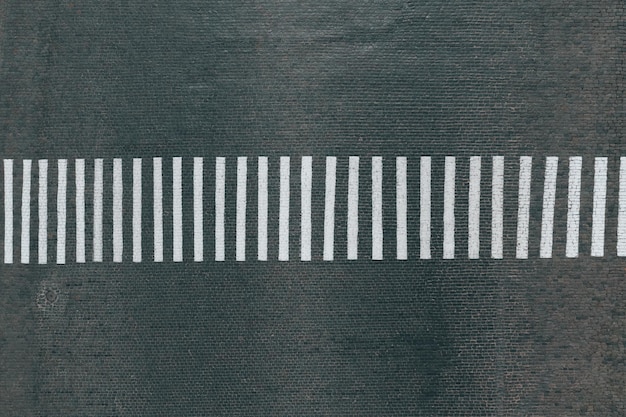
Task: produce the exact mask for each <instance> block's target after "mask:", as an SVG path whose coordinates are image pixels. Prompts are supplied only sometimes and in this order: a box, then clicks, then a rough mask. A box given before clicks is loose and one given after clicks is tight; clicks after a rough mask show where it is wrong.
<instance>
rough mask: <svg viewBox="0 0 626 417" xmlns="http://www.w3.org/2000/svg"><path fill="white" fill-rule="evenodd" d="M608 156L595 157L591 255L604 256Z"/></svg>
mask: <svg viewBox="0 0 626 417" xmlns="http://www.w3.org/2000/svg"><path fill="white" fill-rule="evenodd" d="M607 165H608V158H606V157H599V158H596V159H595V174H594V182H593V215H592V225H591V256H594V257H600V256H604V215H605V212H606V178H607Z"/></svg>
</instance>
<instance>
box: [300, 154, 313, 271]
mask: <svg viewBox="0 0 626 417" xmlns="http://www.w3.org/2000/svg"><path fill="white" fill-rule="evenodd" d="M312 188H313V157H311V156H303V157H302V166H301V168H300V213H301V214H300V260H301V261H310V260H311V229H312V226H311V192H312Z"/></svg>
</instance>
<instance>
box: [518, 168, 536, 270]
mask: <svg viewBox="0 0 626 417" xmlns="http://www.w3.org/2000/svg"><path fill="white" fill-rule="evenodd" d="M532 163H533V160H532V157H531V156H521V157H520V165H519V193H518V211H517V248H516V252H515V257H516V258H518V259H528V228H529V224H530V185H531V177H532Z"/></svg>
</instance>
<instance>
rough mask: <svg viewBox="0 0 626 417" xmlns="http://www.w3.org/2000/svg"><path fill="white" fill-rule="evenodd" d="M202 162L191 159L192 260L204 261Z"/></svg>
mask: <svg viewBox="0 0 626 417" xmlns="http://www.w3.org/2000/svg"><path fill="white" fill-rule="evenodd" d="M203 165H204V160H203V159H202V157H195V158H193V260H194V261H195V262H202V261H203V260H204V207H203V205H204V203H203V197H202V192H203V190H202V189H203V185H204V184H203V182H204V177H203V175H204V167H203Z"/></svg>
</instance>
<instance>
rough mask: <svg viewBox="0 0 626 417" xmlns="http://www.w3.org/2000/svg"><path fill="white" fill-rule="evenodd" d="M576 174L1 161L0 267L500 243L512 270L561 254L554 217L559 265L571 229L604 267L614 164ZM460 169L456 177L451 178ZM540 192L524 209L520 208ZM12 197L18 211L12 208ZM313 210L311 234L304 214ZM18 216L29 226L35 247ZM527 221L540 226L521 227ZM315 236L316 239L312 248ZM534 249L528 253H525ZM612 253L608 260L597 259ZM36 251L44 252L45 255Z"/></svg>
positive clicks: (621, 198)
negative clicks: (516, 263) (513, 263)
mask: <svg viewBox="0 0 626 417" xmlns="http://www.w3.org/2000/svg"><path fill="white" fill-rule="evenodd" d="M537 160H539V161H537ZM585 161H587V158H586V157H585V158H583V157H582V156H571V157H568V158H563V159H560V158H559V157H557V156H546V157H541V158H537V157H533V156H524V155H522V156H503V155H496V156H489V157H483V156H470V157H455V156H442V157H436V156H419V157H407V156H394V157H387V156H384V157H383V156H368V157H361V156H345V157H342V156H319V157H318V156H310V155H308V156H300V157H292V156H278V157H268V156H257V157H249V156H237V157H225V156H218V157H211V158H209V157H198V156H196V157H189V158H187V157H173V158H164V157H153V158H129V159H125V158H112V159H102V158H97V159H92V160H89V159H74V160H72V159H57V160H47V159H41V160H37V161H36V163H35V162H34V161H33V160H31V159H23V160H16V159H4V161H3V164H2V169H3V175H2V176H1V178H3V187H2V192H3V197H4V198H3V199H2V200H0V201H2V202H3V210H1V211H0V212H1V213H3V221H2V222H1V224H0V226H2V227H3V236H4V239H3V248H2V250H3V260H4V263H5V264H12V263H16V262H17V259H19V263H22V264H29V263H34V262H36V263H38V264H48V263H54V264H60V265H61V264H66V263H70V262H72V263H73V262H76V263H85V262H96V263H98V262H104V261H105V260H111V261H112V262H114V263H121V262H132V263H141V262H167V261H171V262H186V261H189V262H205V261H209V260H210V261H215V262H224V261H227V260H228V261H230V260H234V261H236V262H243V261H268V260H272V259H274V260H278V261H283V262H284V261H304V262H308V261H312V260H322V261H336V260H341V259H346V260H358V259H360V260H372V261H379V260H383V259H395V260H398V261H411V260H413V261H418V260H429V259H433V258H436V257H441V258H442V259H480V258H492V259H503V258H504V257H505V250H504V248H505V246H507V245H509V244H511V245H513V247H514V251H513V252H511V256H512V257H514V258H517V259H528V258H529V257H533V256H537V255H538V257H539V258H552V257H555V256H558V255H560V252H559V253H558V254H557V253H555V249H554V248H555V243H554V242H555V238H557V237H558V235H557V234H558V233H559V232H562V231H563V230H561V229H558V228H555V222H556V221H557V220H559V218H558V217H559V216H560V215H561V214H562V215H563V216H562V217H563V222H564V223H566V228H565V230H564V232H565V233H564V236H563V237H562V238H563V240H564V251H563V255H564V256H565V257H567V258H577V257H579V256H580V255H581V254H582V255H585V254H584V253H582V252H581V250H580V249H581V242H580V240H581V221H582V222H587V223H589V222H590V223H591V233H590V237H589V239H590V241H589V242H585V246H584V247H585V248H588V249H587V250H588V251H589V252H588V255H589V256H592V257H603V256H605V255H606V253H605V251H608V252H610V253H611V254H615V255H617V256H621V257H625V256H626V157H621V158H619V160H617V159H616V160H615V161H616V163H615V164H613V163H611V164H610V163H609V158H607V157H592V158H590V159H589V163H590V164H591V163H592V165H593V169H592V178H585V177H584V170H583V163H584V162H585ZM533 164H539V167H540V170H539V169H538V167H537V166H535V167H533ZM461 165H462V166H463V167H466V168H467V169H462V170H459V166H461ZM613 165H615V166H613ZM564 167H567V169H565V168H564ZM391 168H393V169H391ZM612 169H615V171H616V175H615V177H616V178H618V182H619V187H618V189H617V192H618V196H617V198H616V199H615V200H616V203H617V206H618V207H617V209H616V210H608V212H609V215H611V213H616V217H617V218H616V219H611V218H610V217H609V219H608V220H615V221H616V224H617V235H616V236H613V237H614V238H615V239H613V238H612V239H607V236H606V232H607V230H606V229H607V198H608V197H610V196H609V195H608V194H609V190H608V188H607V187H608V185H607V183H608V181H607V179H608V176H609V172H610V170H612ZM509 171H514V172H509ZM435 172H436V173H437V174H439V173H442V174H443V178H442V179H443V181H439V180H438V178H434V177H433V175H435V174H434V173H435ZM538 172H541V174H540V175H541V177H540V178H537V173H538ZM322 173H323V174H322ZM320 174H321V175H320ZM389 176H391V177H393V178H389ZM505 178H515V179H516V181H506V180H505ZM559 179H561V180H562V181H561V182H559ZM587 180H588V182H589V184H592V185H593V189H592V192H591V193H590V194H589V195H590V196H591V199H592V201H590V202H589V203H590V207H591V210H590V211H591V213H590V219H587V218H584V219H581V215H586V212H584V211H583V210H581V207H583V205H584V204H586V202H585V201H581V199H582V196H583V192H582V191H583V187H582V184H583V182H585V181H587ZM35 184H36V186H35ZM146 184H150V187H149V188H145V187H144V186H146ZM274 184H276V186H277V193H274V192H273V187H274ZM390 184H393V185H390ZM251 185H254V186H251ZM33 188H34V189H35V190H37V194H36V195H32V194H33ZM561 188H562V190H561ZM186 190H189V192H187V191H186ZM208 190H211V191H212V193H209V191H208ZM509 190H514V195H516V198H515V199H513V200H514V201H507V199H509V196H511V193H507V191H509ZM539 192H541V200H540V204H537V201H535V200H534V199H533V195H534V194H536V193H539ZM559 192H560V193H562V194H563V195H566V196H567V199H566V201H567V206H566V213H565V210H557V209H558V207H559V205H558V204H559V199H558V198H557V195H558V193H559ZM126 193H128V195H126ZM585 195H587V194H585ZM317 197H321V198H320V201H317ZM19 198H21V205H16V204H15V200H16V199H19ZM485 199H488V202H489V205H488V206H489V209H490V210H488V211H490V213H487V214H488V215H485V208H486V207H487V205H486V204H485ZM233 200H234V201H233ZM17 201H20V200H17ZM389 201H393V203H392V204H389ZM611 201H613V200H611ZM51 202H52V203H53V204H54V205H53V206H52V207H53V208H52V210H53V212H51V211H50V210H49V207H50V206H49V205H50V204H51ZM365 202H366V203H367V204H365V205H364V203H365ZM435 202H437V204H436V206H435ZM439 202H441V204H439ZM512 203H513V204H514V207H515V210H512V209H511V204H512ZM35 206H36V207H37V209H36V210H34V208H35ZM129 206H130V207H129ZM188 207H189V209H187V208H188ZM318 207H319V208H320V210H322V211H323V218H322V220H321V221H320V219H319V218H317V217H316V215H314V212H315V211H316V210H317V208H318ZM364 207H366V208H365V209H364ZM507 207H508V209H507ZM31 211H32V212H33V213H36V217H37V219H36V222H37V228H36V230H37V233H36V234H35V236H33V233H31V225H32V223H33V222H34V221H35V219H34V217H35V216H34V215H31ZM389 211H391V212H393V217H394V219H393V222H394V223H395V224H394V225H393V229H390V228H389V227H390V222H389V221H388V220H387V219H388V217H389ZM538 211H540V214H541V216H540V222H537V221H532V218H533V216H532V213H534V212H538ZM125 216H129V217H130V220H128V219H126V218H125ZM505 216H506V217H505ZM613 216H615V214H613ZM18 217H19V218H18ZM508 217H511V218H514V219H515V220H516V223H515V224H516V229H515V236H514V241H512V242H510V243H509V242H508V241H507V238H508V240H511V239H510V237H508V236H507V235H505V232H504V231H505V219H506V218H508ZM459 219H461V220H462V222H461V223H459V221H458V220H459ZM485 219H488V220H487V221H485ZM294 221H295V222H296V223H297V225H296V224H294ZM49 223H51V224H49ZM208 224H210V225H211V227H210V228H209V227H208V226H207V225H208ZM460 224H462V225H463V226H460ZM231 225H234V227H231ZM364 225H366V227H364ZM532 227H537V228H538V233H534V232H533V230H532ZM168 228H169V229H170V230H167V229H168ZM231 230H233V231H234V233H231V232H230V231H231ZM364 230H366V231H367V234H364V233H363V231H364ZM273 232H275V234H274V233H273ZM369 233H371V235H369ZM18 236H19V238H18ZM315 236H319V237H321V240H322V241H321V244H320V245H319V246H318V245H317V244H316V241H315V239H316V238H315ZM296 237H297V238H296ZM535 238H536V239H537V241H536V244H537V247H538V252H531V250H530V249H529V248H531V247H534V246H532V245H533V244H534V243H535V242H534V241H533V239H535ZM35 239H36V242H34V240H35ZM231 239H232V240H233V241H232V242H231ZM485 240H486V242H488V245H487V244H486V243H485V242H484V241H485ZM16 242H19V245H17V244H16ZM270 242H276V243H277V250H274V248H273V247H268V245H269V243H270ZM410 242H418V243H417V244H416V245H412V244H411V243H410ZM460 242H462V243H463V246H460ZM481 242H483V243H481ZM609 242H611V245H609V244H608V243H609ZM612 242H614V243H615V244H616V245H615V247H614V248H611V247H609V246H612V245H613V243H612ZM35 243H36V244H35ZM209 243H210V244H209ZM251 243H254V245H252V244H251ZM32 244H34V245H32ZM465 245H466V246H465ZM70 246H71V247H70ZM49 247H54V248H55V252H51V253H52V255H51V254H49V253H48V248H49ZM390 247H391V248H392V250H390V249H389V248H390ZM481 247H482V251H481ZM485 247H489V248H490V252H485ZM185 248H190V249H189V250H186V249H185ZM338 248H341V250H338ZM35 250H36V256H35V257H32V254H31V252H32V251H35ZM318 250H319V253H317V252H316V251H318ZM107 251H110V252H109V253H106V252H107ZM390 253H393V254H394V255H393V256H389V254H390ZM17 254H19V257H15V255H17ZM435 254H437V255H435ZM167 258H169V259H167Z"/></svg>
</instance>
